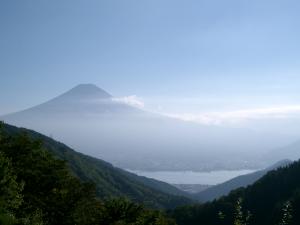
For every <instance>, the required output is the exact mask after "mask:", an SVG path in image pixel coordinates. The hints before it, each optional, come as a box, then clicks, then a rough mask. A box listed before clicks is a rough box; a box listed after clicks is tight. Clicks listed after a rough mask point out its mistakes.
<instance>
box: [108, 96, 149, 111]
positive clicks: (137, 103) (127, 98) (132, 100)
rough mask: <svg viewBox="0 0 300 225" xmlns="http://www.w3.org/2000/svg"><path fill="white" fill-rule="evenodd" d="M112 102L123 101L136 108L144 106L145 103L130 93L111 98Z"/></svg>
mask: <svg viewBox="0 0 300 225" xmlns="http://www.w3.org/2000/svg"><path fill="white" fill-rule="evenodd" d="M112 100H113V101H114V102H119V103H124V104H126V105H130V106H133V107H137V108H144V107H145V103H144V102H143V100H142V99H141V98H139V97H137V96H136V95H130V96H124V97H118V98H112Z"/></svg>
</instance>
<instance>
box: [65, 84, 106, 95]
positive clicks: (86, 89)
mask: <svg viewBox="0 0 300 225" xmlns="http://www.w3.org/2000/svg"><path fill="white" fill-rule="evenodd" d="M63 96H64V97H76V98H111V97H112V96H111V95H110V94H109V93H107V92H106V91H104V90H103V89H101V88H99V87H97V86H96V85H95V84H79V85H77V86H75V87H74V88H72V89H71V90H69V91H67V92H66V93H65V94H63Z"/></svg>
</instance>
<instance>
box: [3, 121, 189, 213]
mask: <svg viewBox="0 0 300 225" xmlns="http://www.w3.org/2000/svg"><path fill="white" fill-rule="evenodd" d="M4 129H5V131H6V132H7V133H9V134H11V135H14V134H18V133H21V132H26V133H27V134H28V135H29V136H30V137H32V138H34V139H36V140H41V141H42V143H43V146H44V147H45V149H47V150H48V151H49V152H51V153H53V154H54V156H56V157H58V158H59V159H62V160H65V161H66V162H67V164H68V165H69V167H70V169H71V171H72V172H73V173H74V175H76V176H77V177H79V178H80V179H81V180H82V181H85V182H87V181H92V182H93V183H95V184H96V190H97V196H98V197H100V198H107V197H122V196H125V197H128V198H130V199H132V200H134V201H136V202H141V203H144V204H145V205H147V206H150V207H155V208H173V207H176V206H178V205H183V204H188V203H191V202H192V200H189V199H187V198H185V197H182V196H179V195H185V193H184V192H182V191H180V190H178V189H176V188H175V187H173V186H172V185H169V184H167V183H164V182H160V181H156V180H154V179H147V178H145V177H139V176H137V175H135V174H132V173H129V172H127V171H124V170H121V169H119V168H115V167H113V166H112V165H111V164H109V163H107V162H105V161H102V160H100V159H96V158H93V157H90V156H87V155H83V154H81V153H78V152H76V151H74V150H72V149H71V148H69V147H67V146H66V145H64V144H62V143H59V142H56V141H54V140H53V139H51V138H48V137H46V136H44V135H41V134H39V133H37V132H35V131H32V130H28V129H24V128H17V127H14V126H10V125H8V124H5V125H4Z"/></svg>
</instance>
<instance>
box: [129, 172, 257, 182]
mask: <svg viewBox="0 0 300 225" xmlns="http://www.w3.org/2000/svg"><path fill="white" fill-rule="evenodd" d="M128 171H129V172H132V173H135V174H138V175H140V176H145V177H149V178H154V179H156V180H160V181H164V182H167V183H170V184H208V185H215V184H220V183H223V182H225V181H227V180H230V179H232V178H234V177H237V176H240V175H245V174H248V173H252V172H255V170H231V171H228V170H220V171H211V172H194V171H175V172H174V171H155V172H153V171H138V170H128Z"/></svg>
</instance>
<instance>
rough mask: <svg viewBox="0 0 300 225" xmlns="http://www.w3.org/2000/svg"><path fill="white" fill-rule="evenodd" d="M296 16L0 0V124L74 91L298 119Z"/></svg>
mask: <svg viewBox="0 0 300 225" xmlns="http://www.w3.org/2000/svg"><path fill="white" fill-rule="evenodd" d="M299 12H300V2H299V1H296V0H295V1H289V0H226V1H224V0H181V1H179V0H106V1H105V0H80V1H79V0H35V1H34V0H2V1H0V78H1V79H0V114H4V113H8V112H11V111H16V110H20V109H23V108H26V107H29V106H32V105H35V104H38V103H41V102H43V101H45V100H48V99H49V98H52V97H54V96H56V95H58V94H60V93H62V92H64V91H66V90H68V89H69V88H71V87H73V86H75V85H77V84H79V83H94V84H96V85H98V86H99V87H102V88H103V89H105V90H107V91H108V92H110V93H111V94H113V95H115V96H131V95H136V96H137V99H139V100H141V101H143V102H144V104H145V107H146V108H147V109H151V110H153V111H162V112H166V113H174V114H177V113H191V114H194V113H197V112H207V111H220V110H224V109H225V110H248V109H253V110H257V108H259V109H260V108H262V109H267V110H270V108H271V109H274V107H279V109H278V108H277V109H276V108H275V111H276V110H277V111H278V110H279V111H282V110H287V111H289V110H290V111H293V110H296V111H297V110H298V111H300V110H299V108H297V107H298V105H300V100H299V99H300V73H299V72H300V44H299V40H300V14H299ZM272 107H273V108H272ZM282 107H283V108H282ZM284 107H285V108H284ZM290 107H292V108H290ZM239 112H241V111H239ZM242 112H243V111H242ZM272 112H273V111H272ZM247 113H248V111H247ZM255 113H257V111H255ZM258 114H259V113H258ZM230 115H231V114H230ZM230 115H229V117H230ZM243 115H244V114H243Z"/></svg>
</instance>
